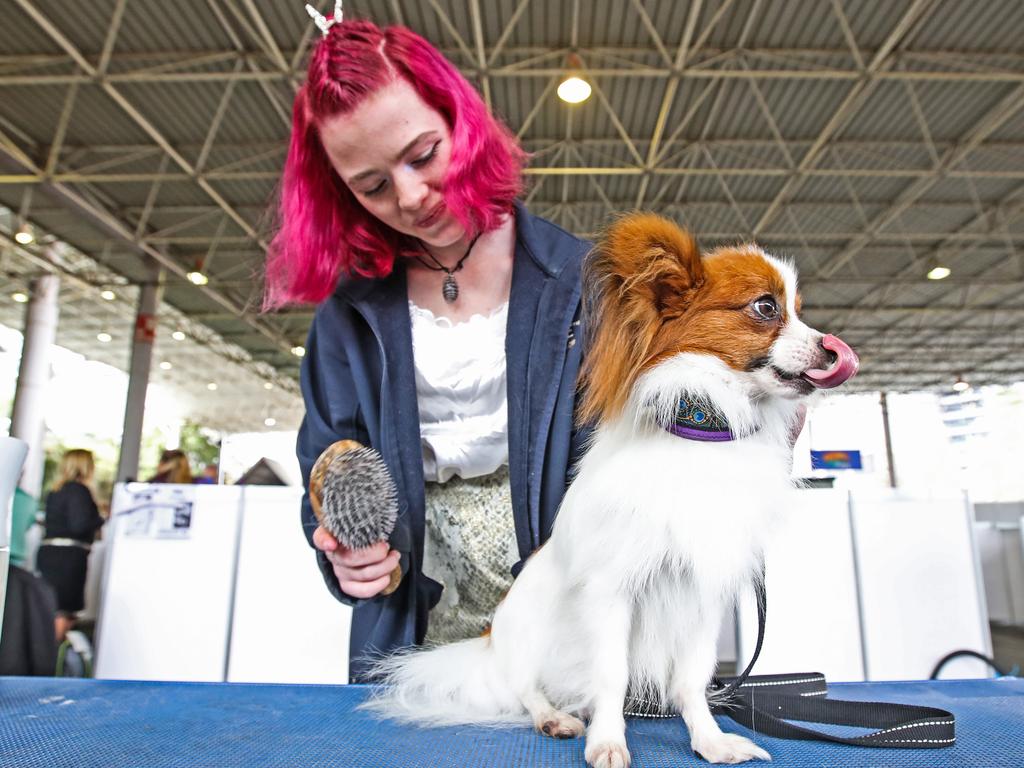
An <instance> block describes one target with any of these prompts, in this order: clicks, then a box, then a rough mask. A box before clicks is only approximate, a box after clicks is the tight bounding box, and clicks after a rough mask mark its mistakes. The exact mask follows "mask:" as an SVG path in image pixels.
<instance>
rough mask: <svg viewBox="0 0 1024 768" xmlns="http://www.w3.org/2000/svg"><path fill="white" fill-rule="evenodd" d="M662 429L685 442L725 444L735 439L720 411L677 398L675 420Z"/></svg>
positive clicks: (683, 398)
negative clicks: (696, 441)
mask: <svg viewBox="0 0 1024 768" xmlns="http://www.w3.org/2000/svg"><path fill="white" fill-rule="evenodd" d="M664 427H665V431H667V432H670V433H672V434H673V435H675V436H676V437H681V438H683V439H685V440H698V441H700V442H705V443H725V442H728V441H730V440H735V439H736V435H734V434H733V433H732V430H731V429H730V428H729V422H728V421H727V420H726V418H725V415H724V414H723V413H721V411H718V410H717V409H715V408H707V407H704V406H701V405H696V404H694V403H693V402H691V401H689V400H687V399H686V398H685V397H681V398H679V405H677V406H676V413H675V418H674V419H673V420H672V422H671V423H670V424H665V425H664Z"/></svg>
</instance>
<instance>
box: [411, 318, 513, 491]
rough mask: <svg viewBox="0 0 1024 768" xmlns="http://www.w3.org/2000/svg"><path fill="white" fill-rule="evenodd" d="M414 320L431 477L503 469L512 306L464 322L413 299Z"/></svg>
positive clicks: (426, 461) (422, 427)
mask: <svg viewBox="0 0 1024 768" xmlns="http://www.w3.org/2000/svg"><path fill="white" fill-rule="evenodd" d="M409 315H410V317H411V320H412V344H413V357H414V359H415V361H416V397H417V400H418V403H419V416H420V435H421V438H422V447H423V472H424V477H425V479H426V480H427V481H428V482H439V483H443V482H446V481H447V480H449V479H450V478H451V477H453V476H455V475H458V476H459V477H462V478H471V477H480V476H482V475H489V474H491V473H493V472H495V471H496V470H497V469H499V468H500V467H502V466H504V465H506V464H508V407H507V399H506V391H505V325H506V322H507V319H508V302H505V303H504V304H502V305H501V306H500V307H498V308H497V309H496V310H494V311H493V312H492V313H491V314H489V315H486V316H485V315H473V317H472V318H470V319H469V320H467V321H465V322H461V323H452V321H450V320H449V319H448V318H445V317H435V315H434V313H433V312H431V311H430V310H429V309H423V308H421V307H418V306H416V305H415V304H413V303H412V302H411V301H410V302H409Z"/></svg>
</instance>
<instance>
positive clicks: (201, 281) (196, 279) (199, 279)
mask: <svg viewBox="0 0 1024 768" xmlns="http://www.w3.org/2000/svg"><path fill="white" fill-rule="evenodd" d="M185 276H186V277H187V278H188V279H189V282H191V283H192V284H193V285H206V284H207V283H208V282H210V278H208V277H207V276H206V275H204V274H203V273H202V272H189V273H188V274H187V275H185Z"/></svg>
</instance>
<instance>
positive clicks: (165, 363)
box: [160, 360, 174, 371]
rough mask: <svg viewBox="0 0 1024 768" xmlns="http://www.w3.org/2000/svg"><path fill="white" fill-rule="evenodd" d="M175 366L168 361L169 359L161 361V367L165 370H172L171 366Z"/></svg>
mask: <svg viewBox="0 0 1024 768" xmlns="http://www.w3.org/2000/svg"><path fill="white" fill-rule="evenodd" d="M173 367H174V366H173V365H171V363H170V361H168V360H164V361H162V362H161V363H160V368H161V369H163V370H165V371H169V370H171V368H173Z"/></svg>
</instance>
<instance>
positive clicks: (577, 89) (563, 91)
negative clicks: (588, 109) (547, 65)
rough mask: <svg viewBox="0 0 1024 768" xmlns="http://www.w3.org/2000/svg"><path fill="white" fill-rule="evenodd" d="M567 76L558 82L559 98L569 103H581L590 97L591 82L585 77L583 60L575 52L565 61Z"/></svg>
mask: <svg viewBox="0 0 1024 768" xmlns="http://www.w3.org/2000/svg"><path fill="white" fill-rule="evenodd" d="M565 69H566V71H565V77H564V78H563V80H562V82H561V83H559V84H558V98H560V99H561V100H562V101H565V102H567V103H569V104H579V103H580V102H583V101H586V100H587V99H589V98H590V91H591V88H590V83H588V82H587V81H586V80H584V79H583V73H582V71H581V70H582V69H583V62H581V61H580V57H579V56H577V55H576V54H575V53H570V54H569V56H568V58H567V59H566V61H565Z"/></svg>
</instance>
